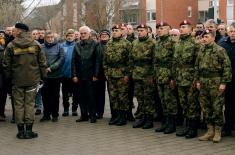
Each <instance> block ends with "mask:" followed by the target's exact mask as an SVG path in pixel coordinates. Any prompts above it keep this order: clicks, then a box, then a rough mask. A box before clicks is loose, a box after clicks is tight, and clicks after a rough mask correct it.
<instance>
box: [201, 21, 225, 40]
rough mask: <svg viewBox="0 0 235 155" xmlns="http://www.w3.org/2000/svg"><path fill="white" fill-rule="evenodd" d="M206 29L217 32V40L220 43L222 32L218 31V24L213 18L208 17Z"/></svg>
mask: <svg viewBox="0 0 235 155" xmlns="http://www.w3.org/2000/svg"><path fill="white" fill-rule="evenodd" d="M205 30H209V31H210V32H212V33H215V34H216V36H215V42H216V43H218V42H219V40H220V39H221V35H220V33H219V32H218V31H217V24H216V22H215V21H214V20H213V19H208V20H207V21H206V23H205Z"/></svg>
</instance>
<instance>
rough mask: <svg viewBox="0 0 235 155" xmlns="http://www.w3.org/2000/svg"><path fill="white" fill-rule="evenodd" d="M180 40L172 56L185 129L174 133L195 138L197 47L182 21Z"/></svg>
mask: <svg viewBox="0 0 235 155" xmlns="http://www.w3.org/2000/svg"><path fill="white" fill-rule="evenodd" d="M180 32H181V35H180V39H179V41H178V42H177V43H176V44H175V47H174V56H173V66H174V67H175V68H174V69H173V72H174V78H175V80H176V84H177V87H178V88H177V89H178V93H179V101H180V106H181V107H182V109H183V116H184V118H186V128H185V129H183V130H179V131H177V132H176V135H177V136H185V137H186V138H194V137H196V136H197V126H198V122H199V118H200V104H199V101H198V94H199V93H198V90H197V89H196V87H195V85H194V83H193V76H194V64H195V61H196V57H197V53H198V50H199V47H200V46H199V45H198V44H197V43H196V42H195V41H194V39H193V38H192V36H191V33H192V27H191V23H190V22H189V21H187V20H184V21H183V22H181V23H180Z"/></svg>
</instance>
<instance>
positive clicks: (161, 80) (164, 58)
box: [154, 22, 177, 134]
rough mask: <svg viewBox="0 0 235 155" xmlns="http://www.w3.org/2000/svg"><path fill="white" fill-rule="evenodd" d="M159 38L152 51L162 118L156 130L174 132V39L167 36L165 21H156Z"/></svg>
mask: <svg viewBox="0 0 235 155" xmlns="http://www.w3.org/2000/svg"><path fill="white" fill-rule="evenodd" d="M156 28H157V31H158V36H159V39H158V40H157V43H156V47H157V48H156V50H155V53H154V75H155V78H156V82H157V87H158V93H159V96H160V99H161V104H162V108H163V115H164V118H163V119H162V124H161V127H160V128H157V129H156V130H155V131H156V132H164V133H165V134H169V133H173V132H175V130H176V129H175V116H176V114H177V100H176V91H175V89H174V87H172V85H171V80H172V78H173V77H172V59H173V51H174V43H175V42H174V41H173V39H172V38H171V37H170V36H169V30H170V25H169V24H167V23H166V22H161V23H158V24H157V26H156Z"/></svg>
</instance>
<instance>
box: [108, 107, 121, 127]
mask: <svg viewBox="0 0 235 155" xmlns="http://www.w3.org/2000/svg"><path fill="white" fill-rule="evenodd" d="M115 113H116V117H115V118H113V119H112V118H111V119H110V121H109V125H115V124H116V123H117V122H119V119H120V111H119V110H115Z"/></svg>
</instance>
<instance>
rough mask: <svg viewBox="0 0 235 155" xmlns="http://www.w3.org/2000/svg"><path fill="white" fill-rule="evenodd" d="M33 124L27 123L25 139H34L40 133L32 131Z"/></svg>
mask: <svg viewBox="0 0 235 155" xmlns="http://www.w3.org/2000/svg"><path fill="white" fill-rule="evenodd" d="M32 128H33V124H26V128H25V129H26V130H25V135H24V138H25V139H32V138H37V137H38V134H37V133H35V132H33V131H32Z"/></svg>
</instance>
